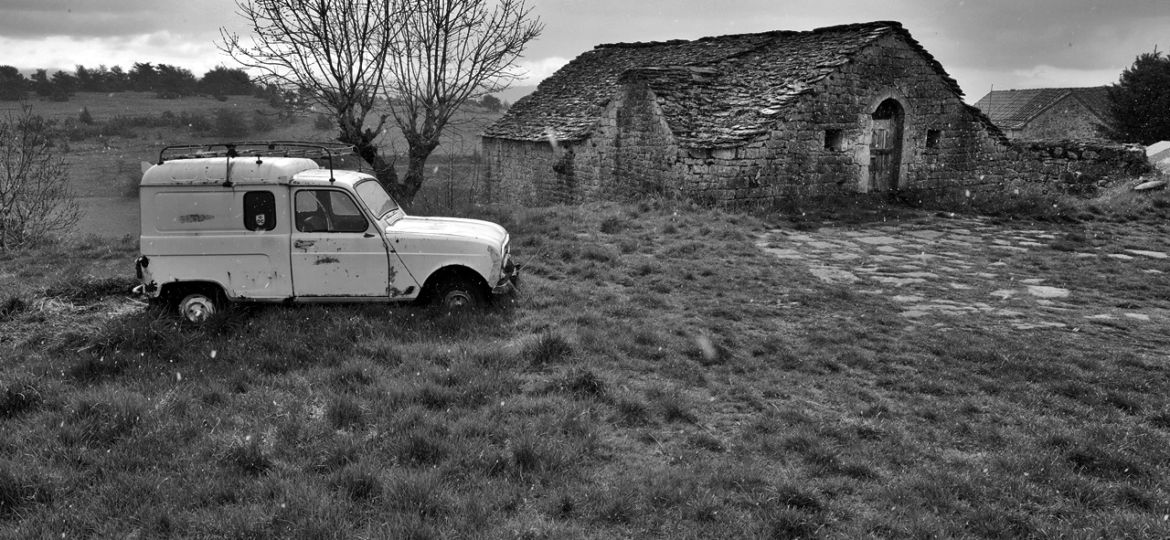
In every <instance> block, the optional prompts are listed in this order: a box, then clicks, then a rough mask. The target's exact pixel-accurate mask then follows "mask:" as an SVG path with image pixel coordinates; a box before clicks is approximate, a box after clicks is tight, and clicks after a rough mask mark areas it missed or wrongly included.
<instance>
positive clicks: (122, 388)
mask: <svg viewBox="0 0 1170 540" xmlns="http://www.w3.org/2000/svg"><path fill="white" fill-rule="evenodd" d="M486 217H489V218H492V219H495V220H497V221H500V222H501V223H502V224H504V225H505V226H507V227H508V228H509V230H510V231H511V232H512V234H513V244H514V246H515V247H514V249H515V251H516V252H517V253H518V256H519V257H520V258H521V259H522V260H523V261H524V262H525V263H526V264H525V266H524V291H523V294H522V295H521V296H519V297H518V298H516V299H515V301H514V302H512V303H510V304H508V305H506V306H503V307H501V308H499V309H495V310H491V311H488V312H484V313H479V314H471V315H463V316H457V315H447V314H443V313H437V312H432V311H428V310H425V309H419V308H413V307H397V308H386V307H383V306H326V307H322V306H313V307H287V306H279V307H268V308H252V309H240V310H236V311H234V312H232V313H230V314H228V315H225V316H223V317H221V318H218V319H216V320H214V321H213V322H212V323H211V324H209V325H206V326H204V327H200V328H195V327H191V326H187V325H184V324H180V323H178V322H177V321H176V320H175V319H173V318H171V317H168V316H164V315H162V314H159V313H157V312H154V311H150V310H147V309H146V308H144V307H143V306H142V305H140V304H137V303H135V302H133V301H131V300H128V299H127V298H126V297H125V296H124V295H123V294H122V292H121V291H123V290H124V288H125V286H127V285H128V284H129V282H130V279H129V276H128V274H129V270H130V259H131V258H132V256H133V254H134V251H135V246H134V245H133V243H132V242H116V241H107V240H97V239H90V240H87V241H85V242H84V243H81V244H76V245H62V246H54V247H47V248H45V249H43V250H40V251H36V252H28V253H23V254H19V255H18V256H16V257H14V258H12V259H6V260H4V261H3V262H0V285H3V290H4V291H6V292H5V296H4V297H2V298H0V301H4V302H5V303H4V304H3V305H2V306H0V331H2V334H0V335H3V340H2V341H0V357H3V358H4V359H5V360H4V361H3V362H2V363H0V430H2V432H3V433H4V434H5V436H4V437H2V438H0V530H4V531H7V533H6V535H9V536H12V537H18V538H22V537H50V536H52V537H58V536H61V535H65V536H93V537H112V536H118V537H124V536H128V535H132V536H135V537H174V538H195V537H248V538H278V537H302V538H349V537H398V538H473V537H475V538H478V537H488V538H615V537H632V538H647V537H653V538H741V537H763V538H794V537H806V538H807V537H829V538H858V537H891V538H905V537H944V538H956V537H971V538H976V537H982V538H1004V537H1027V536H1041V537H1114V538H1117V537H1129V538H1154V537H1167V536H1170V525H1168V524H1167V523H1168V522H1167V520H1166V516H1167V515H1168V514H1170V506H1168V505H1167V501H1170V401H1168V398H1167V396H1168V395H1170V372H1168V369H1170V368H1168V367H1167V366H1168V365H1170V364H1168V363H1167V360H1168V358H1167V356H1166V351H1167V347H1168V346H1170V342H1168V341H1167V338H1166V336H1165V334H1164V332H1161V331H1158V330H1156V329H1155V328H1157V326H1156V324H1151V325H1144V326H1143V325H1137V324H1136V323H1135V324H1128V323H1127V322H1126V321H1125V320H1102V321H1099V322H1090V321H1085V322H1083V323H1081V324H1080V325H1079V326H1077V327H1072V326H1068V327H1046V328H1038V329H1032V330H1021V329H1020V327H1019V325H1017V324H1016V322H1018V321H1016V320H1014V319H1011V318H1004V317H993V316H990V315H984V314H982V313H979V312H972V313H970V314H966V315H964V316H961V317H953V318H943V319H937V320H935V319H929V318H927V319H908V318H906V317H905V316H903V315H902V314H901V313H902V311H903V304H902V303H901V302H902V301H903V300H902V299H899V298H898V297H896V296H893V295H897V294H903V293H900V292H899V289H898V288H897V287H895V288H893V290H889V291H886V292H884V293H881V294H875V293H874V291H872V290H866V289H864V288H862V287H858V286H855V285H852V284H843V283H839V282H833V280H826V279H822V278H818V277H817V275H816V274H815V271H816V268H815V267H814V266H810V263H809V262H808V260H806V259H803V258H799V257H787V256H786V257H784V258H781V257H777V256H774V255H773V254H770V253H769V250H773V251H774V250H785V249H797V248H795V247H794V246H795V244H782V243H776V242H778V240H771V241H769V242H772V243H768V244H765V245H764V246H763V247H765V248H767V249H762V248H761V246H760V245H758V244H759V243H760V242H762V241H763V240H762V239H764V238H773V239H777V238H782V237H788V238H805V239H804V240H802V241H804V242H807V245H815V243H816V242H817V241H818V239H823V238H829V237H828V236H825V235H828V234H829V232H828V231H830V230H832V231H838V232H835V233H833V234H837V235H839V236H842V237H867V235H873V234H888V235H896V234H899V232H898V231H899V230H900V229H899V228H898V227H899V225H897V224H896V223H895V222H894V221H887V222H883V221H882V220H881V217H882V216H881V215H878V216H877V218H876V219H877V220H876V221H862V222H857V221H854V222H852V224H848V223H841V222H837V223H829V222H819V221H809V220H808V219H807V218H806V219H804V220H802V221H800V222H788V221H784V220H780V219H777V218H768V219H764V218H760V217H757V216H752V215H745V214H736V213H726V212H721V211H714V210H707V209H702V208H696V207H693V206H690V205H686V204H678V203H671V202H662V201H649V202H644V203H641V204H635V205H613V204H594V205H585V206H580V207H551V208H544V209H526V210H516V211H496V212H490V213H488V215H487V216H486ZM887 217H890V216H887ZM897 217H899V218H900V219H901V222H902V223H910V224H913V223H917V224H918V225H919V226H920V227H922V228H929V227H930V226H931V220H932V219H937V218H931V217H930V216H929V215H927V214H918V213H915V212H906V213H904V214H902V215H900V216H897ZM1168 217H1170V199H1168V198H1167V197H1166V196H1165V195H1164V194H1163V195H1160V196H1158V197H1157V198H1154V199H1142V200H1141V201H1136V202H1134V201H1130V202H1127V203H1126V205H1125V209H1124V211H1122V212H1121V213H1113V212H1111V211H1110V210H1109V209H1108V208H1105V209H1102V208H1097V207H1094V209H1087V210H1086V211H1085V214H1084V216H1082V217H1081V218H1078V219H1076V220H1074V222H1072V223H1065V224H1061V225H1055V224H1044V223H1030V222H1024V223H1017V222H1005V223H1000V224H998V225H996V224H994V223H991V222H988V223H989V225H988V226H989V227H999V228H1000V230H999V232H998V233H992V234H991V237H992V238H1001V237H1002V238H1004V239H1012V238H1015V237H1018V236H1020V235H1022V234H1024V230H1025V229H1026V230H1027V231H1030V232H1027V234H1028V235H1029V236H1028V238H1050V239H1049V240H1044V241H1043V242H1040V243H1037V242H1032V243H1037V244H1038V245H1036V246H1031V247H1030V248H1028V249H1025V250H1019V249H1003V250H998V251H996V253H995V256H994V260H995V261H996V262H995V263H994V266H992V265H989V266H987V267H982V268H979V269H976V270H973V272H984V273H985V272H991V271H993V270H994V271H1000V270H1005V271H1010V272H1009V273H1008V274H1005V275H1011V276H1014V275H1016V274H1015V273H1012V272H1020V273H1026V274H1028V275H1031V276H1035V277H1037V278H1043V279H1044V280H1045V281H1044V282H1045V283H1048V284H1052V285H1058V286H1060V287H1065V288H1068V289H1072V290H1084V291H1092V294H1086V295H1085V296H1084V297H1083V298H1079V297H1078V298H1073V299H1071V300H1069V305H1062V304H1058V303H1052V302H1050V303H1048V304H1045V303H1043V302H1039V301H1037V302H1036V303H1035V309H1036V310H1038V311H1037V312H1038V313H1039V312H1043V313H1058V310H1060V309H1071V307H1078V308H1085V309H1087V307H1086V306H1089V305H1093V306H1095V305H1096V304H1094V303H1097V302H1099V303H1101V309H1125V310H1130V311H1134V310H1139V308H1140V309H1141V310H1145V311H1143V312H1144V313H1152V314H1154V315H1158V314H1162V315H1158V316H1161V317H1164V316H1165V315H1166V314H1168V313H1170V296H1168V292H1167V291H1168V290H1170V287H1168V285H1167V282H1166V281H1165V279H1166V278H1165V276H1166V273H1167V272H1170V265H1168V264H1170V263H1167V262H1165V261H1163V260H1161V259H1154V258H1151V259H1149V260H1143V261H1142V264H1136V263H1133V262H1129V263H1127V262H1124V261H1121V260H1120V259H1118V258H1115V257H1110V256H1107V255H1105V254H1108V253H1112V251H1109V249H1110V246H1115V245H1116V246H1119V247H1120V246H1123V245H1124V247H1126V248H1129V249H1134V250H1145V251H1149V252H1151V253H1152V252H1155V251H1156V252H1165V251H1167V250H1168V249H1170V244H1168V243H1167V241H1166V238H1167V236H1166V233H1167V232H1170V231H1168V230H1167V225H1166V223H1167V221H1166V220H1167V218H1168ZM956 234H957V233H956ZM850 235H852V236H850ZM1000 235H1002V236H1000ZM806 237H807V238H806ZM879 244H880V242H877V243H875V246H876V247H875V248H874V253H876V254H878V255H881V254H883V253H884V252H883V251H881V250H878V249H877V248H880V247H882V245H879ZM968 244H970V243H969V242H968ZM1014 245H1018V244H1014ZM801 249H803V248H801ZM946 249H947V250H948V251H950V252H953V256H954V257H956V258H960V259H961V258H962V257H963V256H964V255H969V256H970V257H968V258H969V260H971V261H982V260H984V259H985V258H987V257H990V256H991V255H989V254H988V253H987V252H984V251H975V250H978V249H982V248H980V247H974V246H973V245H968V247H964V245H963V243H962V242H956V243H953V244H951V245H950V247H948V248H946ZM1098 249H1104V250H1106V251H1103V252H1101V253H1103V254H1101V255H1096V254H1094V255H1092V256H1081V255H1082V254H1084V253H1096V252H1095V251H1094V250H1098ZM965 250H969V251H965ZM786 253H787V252H786ZM788 255H790V253H789V254H788ZM831 255H832V254H831V253H830V254H828V255H826V256H829V258H830V259H831V260H837V259H832V258H831ZM840 255H843V256H844V255H849V254H848V253H845V252H842V253H840ZM878 255H874V256H872V257H873V258H871V259H866V263H865V264H881V263H879V262H875V261H880V260H882V259H877V258H876V257H877V256H878ZM887 255H888V254H887ZM841 260H844V258H842V259H841ZM859 264H860V263H859ZM980 264H982V263H980ZM996 269H1000V270H996ZM1147 270H1152V272H1147ZM890 271H893V272H896V271H898V270H897V268H893V269H891V270H890ZM902 271H905V270H902ZM1004 279H1005V280H1007V279H1009V278H1007V277H1005V278H1004ZM1010 279H1012V280H1014V279H1016V278H1015V277H1012V278H1010ZM1004 286H1005V287H1011V286H1013V283H1012V282H1009V281H1005V285H1004ZM1123 303H1124V304H1125V306H1126V307H1121V308H1118V307H1117V306H1119V305H1121V304H1123ZM1111 304H1113V305H1111ZM1062 306H1063V307H1062ZM1159 310H1160V311H1159ZM1158 320H1164V319H1158Z"/></svg>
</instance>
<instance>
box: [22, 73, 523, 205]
mask: <svg viewBox="0 0 1170 540" xmlns="http://www.w3.org/2000/svg"><path fill="white" fill-rule="evenodd" d="M30 105H31V106H32V108H33V111H34V113H35V114H39V115H41V116H44V117H46V118H50V119H53V120H56V121H57V123H58V125H59V126H60V127H62V129H63V136H62V140H61V141H60V143H59V145H58V147H59V148H60V150H61V155H62V157H64V158H65V159H66V161H67V163H68V164H69V166H70V169H71V175H70V180H71V183H72V185H73V187H74V190H75V191H76V193H77V195H78V196H81V197H119V196H134V194H135V193H136V191H135V190H136V186H137V181H138V179H139V178H140V177H141V175H142V170H141V166H140V164H141V163H142V162H154V161H157V160H158V153H159V150H161V149H162V148H163V147H165V146H167V145H175V144H199V143H207V142H229V141H233V140H298V141H332V140H334V138H335V137H336V135H337V134H336V131H335V130H334V129H333V128H328V129H321V128H319V127H318V126H317V124H316V120H317V116H318V115H317V114H316V113H312V112H310V113H307V114H305V115H301V116H297V117H294V118H292V119H290V120H289V121H282V120H281V119H280V118H279V117H278V115H277V111H276V110H274V109H272V108H271V107H270V106H269V105H268V103H267V102H266V101H265V100H262V99H259V98H254V97H249V96H230V97H228V99H227V100H226V101H220V100H217V99H214V98H211V97H202V96H196V97H186V98H180V99H159V98H157V97H155V96H154V94H151V93H143V92H119V93H112V94H102V93H92V92H82V93H78V94H77V95H75V96H74V97H73V98H72V99H71V100H69V101H66V102H53V101H33V102H30ZM18 107H19V105H17V104H11V103H10V104H7V105H5V106H3V107H0V114H6V113H8V112H14V111H16V110H17V109H18ZM83 109H85V110H88V111H89V113H90V116H91V117H92V118H93V124H92V125H91V126H84V125H82V124H81V123H80V121H79V118H80V116H81V111H82V110H83ZM501 114H502V113H492V112H489V111H487V110H485V109H482V108H479V107H477V106H475V105H467V106H465V107H464V108H463V110H462V111H460V112H459V113H458V114H457V116H456V117H455V118H454V119H453V120H452V122H451V124H450V126H448V129H447V130H446V131H445V133H444V136H443V140H442V144H441V145H440V146H439V148H438V149H436V150H435V153H434V155H433V157H432V160H431V161H430V162H429V165H430V167H429V168H430V169H431V170H432V176H433V177H435V178H437V179H439V180H440V181H441V180H442V179H443V174H442V173H443V172H445V171H446V169H447V166H448V165H449V163H450V162H451V160H453V159H455V158H456V157H457V156H468V155H471V154H474V153H476V152H478V150H479V133H480V132H481V131H482V130H483V129H484V128H485V127H486V126H487V125H488V124H490V123H491V122H493V121H495V120H496V119H497V118H499V116H500V115H501ZM217 115H224V116H227V117H229V118H231V119H233V120H234V121H235V122H237V123H238V125H241V126H243V127H244V128H245V130H246V132H245V133H243V134H236V135H230V136H229V135H216V134H214V128H215V127H216V124H215V123H216V120H217ZM180 117H182V118H186V117H192V118H200V119H203V120H204V121H206V122H207V123H208V124H209V125H210V127H211V128H212V132H211V133H207V132H200V131H199V130H198V129H196V128H197V126H194V125H193V124H190V123H189V124H181V123H180V124H181V125H176V122H164V121H163V119H167V118H180ZM257 117H262V118H265V119H266V122H265V123H267V124H270V129H257V126H256V125H257ZM142 124H148V125H142ZM158 124H166V125H158ZM371 127H372V126H371ZM378 144H379V145H380V146H381V147H382V149H383V151H384V152H386V153H388V154H391V155H394V154H397V155H405V153H406V149H407V145H406V142H405V140H404V139H403V138H402V135H401V133H399V131H398V128H397V127H396V126H394V124H393V122H392V121H389V123H388V124H387V125H386V128H385V132H384V135H383V138H381V139H380V140H379V141H378ZM401 168H402V170H403V171H404V170H405V160H404V159H403V160H401Z"/></svg>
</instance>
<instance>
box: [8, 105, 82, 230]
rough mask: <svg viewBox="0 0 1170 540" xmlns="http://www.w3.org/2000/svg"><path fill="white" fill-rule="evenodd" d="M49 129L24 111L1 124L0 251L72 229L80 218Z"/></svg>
mask: <svg viewBox="0 0 1170 540" xmlns="http://www.w3.org/2000/svg"><path fill="white" fill-rule="evenodd" d="M52 146H53V139H52V131H51V129H50V124H49V122H48V121H46V120H45V119H44V118H41V117H40V116H35V115H33V114H32V110H31V108H29V107H24V108H23V109H22V111H21V112H20V113H18V114H16V115H12V114H9V115H8V117H7V118H5V119H3V120H0V169H2V170H5V171H10V172H9V173H8V174H7V175H6V176H5V178H4V179H3V180H0V251H5V250H8V249H13V248H19V247H23V246H28V245H31V244H35V243H37V242H40V241H42V240H44V239H46V238H47V237H49V236H52V235H55V234H59V233H63V232H65V231H68V230H69V229H71V228H72V227H73V226H74V225H75V224H76V223H77V219H78V217H79V215H80V213H81V207H80V206H79V205H78V203H77V200H76V198H75V197H74V196H73V193H72V192H71V191H70V190H69V169H68V168H67V167H66V165H65V161H64V160H63V159H62V158H61V157H59V156H54V155H53V153H52V152H51V149H52Z"/></svg>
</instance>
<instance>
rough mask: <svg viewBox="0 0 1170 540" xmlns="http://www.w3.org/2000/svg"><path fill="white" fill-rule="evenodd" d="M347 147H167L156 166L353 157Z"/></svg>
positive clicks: (263, 143) (257, 144)
mask: <svg viewBox="0 0 1170 540" xmlns="http://www.w3.org/2000/svg"><path fill="white" fill-rule="evenodd" d="M354 153H355V152H354V148H353V146H350V145H339V144H336V143H333V144H328V143H319V142H302V141H241V142H228V143H208V144H185V145H172V146H167V147H165V148H163V149H162V150H160V151H159V153H158V164H159V165H162V164H163V163H165V162H167V161H169V160H175V159H196V158H209V157H229V158H231V157H249V156H250V157H303V158H310V159H318V158H327V159H329V161H330V163H331V164H332V162H333V158H334V157H340V156H348V155H351V154H354Z"/></svg>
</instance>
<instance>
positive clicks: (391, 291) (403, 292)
mask: <svg viewBox="0 0 1170 540" xmlns="http://www.w3.org/2000/svg"><path fill="white" fill-rule="evenodd" d="M412 292H414V285H411V286H409V287H407V288H405V289H395V288H394V287H386V294H388V295H389V296H390V298H398V297H399V296H409V295H410V293H412Z"/></svg>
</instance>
